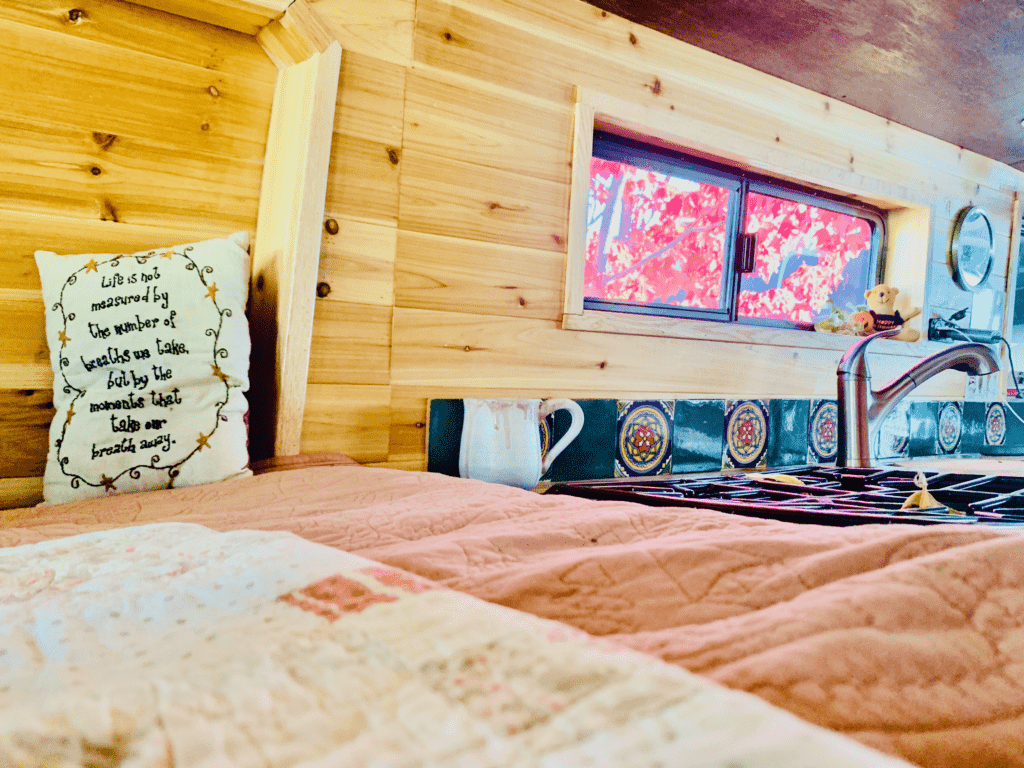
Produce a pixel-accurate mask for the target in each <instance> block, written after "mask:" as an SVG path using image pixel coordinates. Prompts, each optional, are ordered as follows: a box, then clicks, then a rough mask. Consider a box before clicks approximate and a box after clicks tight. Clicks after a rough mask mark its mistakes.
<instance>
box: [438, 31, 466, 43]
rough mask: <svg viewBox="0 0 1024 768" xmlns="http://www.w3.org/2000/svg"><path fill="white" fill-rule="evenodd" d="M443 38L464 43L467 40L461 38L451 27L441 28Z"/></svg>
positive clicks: (450, 41)
mask: <svg viewBox="0 0 1024 768" xmlns="http://www.w3.org/2000/svg"><path fill="white" fill-rule="evenodd" d="M441 39H442V40H444V41H445V42H446V43H464V42H465V40H464V39H463V38H461V37H459V36H458V35H456V34H455V33H454V32H452V31H451V30H450V29H442V30H441Z"/></svg>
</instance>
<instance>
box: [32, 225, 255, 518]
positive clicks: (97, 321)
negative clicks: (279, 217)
mask: <svg viewBox="0 0 1024 768" xmlns="http://www.w3.org/2000/svg"><path fill="white" fill-rule="evenodd" d="M248 246H249V236H248V234H247V233H245V232H242V233H238V234H235V235H231V236H230V237H229V238H226V239H219V240H207V241H204V242H201V243H192V244H190V245H180V246H175V247H173V248H169V249H157V250H153V251H143V252H140V253H135V254H131V255H125V254H120V255H118V254H82V255H77V256H58V255H57V254H55V253H50V252H48V251H37V252H36V265H37V266H38V268H39V276H40V279H41V280H42V284H43V299H44V301H45V302H46V339H47V342H48V343H49V345H50V362H51V364H52V366H53V372H54V384H53V404H54V406H55V407H56V409H57V415H56V416H55V417H54V420H53V424H52V425H51V426H50V448H49V456H48V458H47V462H46V473H45V476H44V483H43V497H44V499H45V501H46V502H47V503H56V502H62V501H74V500H78V499H85V498H91V497H95V496H104V495H107V494H112V493H127V492H132V491H143V490H150V489H155V488H168V487H172V486H179V485H198V484H200V483H209V482H213V481H217V480H223V479H225V478H228V477H231V476H234V475H238V474H239V473H242V472H245V471H246V466H247V465H248V461H249V457H248V451H247V445H246V424H245V416H246V413H247V411H248V406H247V404H246V399H245V396H244V394H243V393H244V392H245V391H246V390H247V389H248V388H249V326H248V323H247V322H246V318H245V304H246V298H247V295H248V287H249V255H248V252H247V249H248Z"/></svg>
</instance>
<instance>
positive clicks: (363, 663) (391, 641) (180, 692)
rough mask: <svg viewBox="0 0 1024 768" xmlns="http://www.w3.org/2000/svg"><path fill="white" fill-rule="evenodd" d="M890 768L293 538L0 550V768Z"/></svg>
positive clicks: (675, 672) (126, 535)
mask: <svg viewBox="0 0 1024 768" xmlns="http://www.w3.org/2000/svg"><path fill="white" fill-rule="evenodd" d="M534 765H536V766H633V765H637V766H641V765H642V766H656V765H664V766H678V765H687V766H708V767H709V768H710V767H711V766H721V767H722V768H725V767H726V766H738V765H743V766H780V767H781V766H787V767H793V766H820V765H828V766H830V768H841V767H842V766H878V767H879V768H881V767H882V766H896V765H903V763H901V762H899V761H898V760H895V759H893V758H889V757H887V756H884V755H881V754H879V753H876V752H873V751H872V750H870V749H869V748H867V747H864V746H862V745H860V744H857V743H856V742H853V741H850V740H847V739H845V738H844V737H842V736H839V735H837V734H834V733H831V732H829V731H826V730H824V729H820V728H817V727H815V726H812V725H809V724H807V723H804V722H802V721H801V720H799V719H797V718H796V717H793V716H792V715H790V714H788V713H785V712H783V711H781V710H778V709H775V708H774V707H772V706H770V705H768V704H765V703H764V702H762V701H760V700H759V699H757V698H755V697H753V696H750V695H747V694H743V693H737V692H733V691H729V690H727V689H725V688H722V687H719V686H717V685H715V684H714V683H711V682H709V681H706V680H703V679H701V678H699V677H697V676H695V675H692V674H690V673H687V672H685V671H684V670H682V669H679V668H677V667H673V666H670V665H667V664H664V663H663V662H661V661H658V660H657V659H655V658H653V657H651V656H647V655H645V654H641V653H637V652H634V651H630V650H626V649H623V648H621V647H620V646H616V645H613V644H610V643H605V642H603V641H599V640H596V639H594V638H592V637H590V636H589V635H586V634H585V633H583V632H581V631H579V630H576V629H572V628H570V627H567V626H565V625H563V624H560V623H557V622H552V621H546V620H543V619H539V618H536V617H534V616H529V615H526V614H522V613H519V612H517V611H514V610H511V609H508V608H503V607H500V606H496V605H491V604H488V603H485V602H483V601H480V600H477V599H475V598H473V597H470V596H469V595H465V594H461V593H458V592H454V591H451V590H448V589H445V588H442V587H439V586H438V585H437V584H435V583H433V582H430V581H427V580H425V579H422V578H420V577H417V576H413V575H410V574H409V573H406V572H403V571H401V570H398V569H395V568H391V567H386V566H383V565H380V564H379V563H375V562H373V561H370V560H366V559H364V558H362V557H358V556H355V555H352V554H348V553H345V552H341V551H338V550H336V549H332V548H329V547H326V546H321V545H318V544H313V543H310V542H307V541H304V540H302V539H300V538H298V537H296V536H294V535H292V534H288V533H270V532H256V531H236V532H232V533H215V532H213V531H211V530H209V529H207V528H205V527H202V526H199V525H195V524H187V523H165V524H152V525H146V526H140V527H128V528H121V529H117V530H109V531H98V532H94V533H89V534H83V535H79V536H75V537H71V538H61V539H56V540H53V541H49V542H43V543H37V544H29V545H25V546H20V547H11V548H7V549H3V550H0V766H5V767H6V766H47V767H53V768H65V767H68V768H70V767H71V766H82V767H84V766H90V767H93V768H95V767H99V766H122V767H123V768H143V767H146V768H149V767H151V766H152V767H156V766H195V767H197V768H200V767H201V768H215V767H216V768H224V767H226V766H261V767H266V766H296V767H298V766H302V767H305V768H327V767H328V766H331V768H334V767H336V766H360V767H362V766H466V767H467V768H469V767H472V768H477V767H480V766H534Z"/></svg>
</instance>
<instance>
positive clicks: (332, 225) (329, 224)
mask: <svg viewBox="0 0 1024 768" xmlns="http://www.w3.org/2000/svg"><path fill="white" fill-rule="evenodd" d="M324 229H325V230H327V234H329V235H336V234H338V222H336V221H335V220H334V219H328V220H327V221H325V222H324Z"/></svg>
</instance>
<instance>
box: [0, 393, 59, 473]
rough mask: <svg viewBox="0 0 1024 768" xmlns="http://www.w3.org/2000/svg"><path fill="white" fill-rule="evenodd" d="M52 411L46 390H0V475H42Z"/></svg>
mask: <svg viewBox="0 0 1024 768" xmlns="http://www.w3.org/2000/svg"><path fill="white" fill-rule="evenodd" d="M54 413H55V411H54V410H53V397H52V393H51V392H50V391H49V390H33V389H0V424H3V429H0V456H2V457H3V462H2V463H0V477H32V476H38V475H42V474H43V470H44V469H45V468H46V452H47V448H48V439H49V433H50V421H51V420H52V419H53V415H54Z"/></svg>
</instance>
